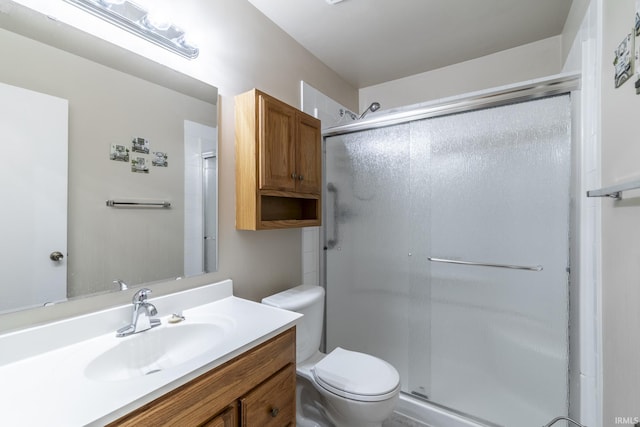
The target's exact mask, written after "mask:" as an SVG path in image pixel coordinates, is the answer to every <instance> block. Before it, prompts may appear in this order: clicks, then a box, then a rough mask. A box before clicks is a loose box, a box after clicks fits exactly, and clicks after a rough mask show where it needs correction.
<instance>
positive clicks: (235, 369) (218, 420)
mask: <svg viewBox="0 0 640 427" xmlns="http://www.w3.org/2000/svg"><path fill="white" fill-rule="evenodd" d="M295 346H296V343H295V327H293V328H291V329H289V330H287V331H285V332H283V333H282V334H280V335H278V336H276V337H274V338H272V339H271V340H269V341H267V342H266V343H264V344H261V345H259V346H258V347H256V348H253V349H251V350H249V351H248V352H246V353H244V354H242V355H240V356H238V357H236V358H234V359H232V360H230V361H229V362H227V363H225V364H223V365H222V366H219V367H217V368H215V369H213V370H211V371H209V372H207V373H205V374H203V375H201V376H200V377H198V378H196V379H194V380H192V381H190V382H188V383H187V384H184V385H183V386H181V387H179V388H177V389H175V390H173V391H171V392H169V393H167V394H165V395H164V396H161V397H159V398H158V399H156V400H154V401H153V402H150V403H148V404H147V405H145V406H143V407H141V408H139V409H137V410H136V411H134V412H132V413H130V414H128V415H125V416H124V417H122V418H120V419H118V420H116V421H114V422H113V423H111V424H109V427H112V426H122V427H125V426H131V427H133V426H137V427H139V426H154V427H156V426H176V427H178V426H179V427H258V426H260V427H295V419H296V395H295V391H296V366H295V361H296V348H295Z"/></svg>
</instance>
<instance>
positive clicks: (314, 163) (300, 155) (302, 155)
mask: <svg viewBox="0 0 640 427" xmlns="http://www.w3.org/2000/svg"><path fill="white" fill-rule="evenodd" d="M299 118H300V119H299V121H298V130H297V133H298V135H297V139H298V146H297V148H298V152H297V158H296V163H297V174H298V177H299V179H298V183H297V188H296V191H298V192H299V193H309V194H320V189H321V185H322V183H321V182H320V181H321V180H322V153H321V150H322V148H321V142H320V140H321V135H320V121H319V120H317V119H315V118H313V117H308V116H305V115H299Z"/></svg>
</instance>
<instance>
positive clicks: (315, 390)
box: [262, 285, 400, 427]
mask: <svg viewBox="0 0 640 427" xmlns="http://www.w3.org/2000/svg"><path fill="white" fill-rule="evenodd" d="M262 303H263V304H267V305H270V306H273V307H278V308H282V309H285V310H290V311H295V312H297V313H302V314H303V315H304V317H302V318H301V319H300V321H299V322H298V324H297V334H296V359H297V363H296V373H297V380H296V398H297V405H296V424H297V425H298V426H299V427H330V426H336V427H380V426H381V425H382V422H383V421H384V420H385V419H387V418H388V417H389V416H390V415H391V413H392V412H393V409H394V407H395V405H396V402H397V401H398V396H399V394H400V376H399V375H398V371H397V370H396V369H395V368H394V367H393V366H391V365H390V364H389V363H387V362H385V361H384V360H381V359H378V358H377V357H373V356H371V355H368V354H364V353H357V352H354V351H348V350H344V349H342V348H340V347H338V348H336V349H335V350H333V351H332V352H331V353H329V354H323V353H321V352H320V350H319V348H320V338H321V336H322V325H323V316H324V289H323V288H322V287H320V286H309V285H302V286H297V287H295V288H292V289H289V290H286V291H284V292H280V293H278V294H275V295H271V296H270V297H267V298H264V299H263V300H262Z"/></svg>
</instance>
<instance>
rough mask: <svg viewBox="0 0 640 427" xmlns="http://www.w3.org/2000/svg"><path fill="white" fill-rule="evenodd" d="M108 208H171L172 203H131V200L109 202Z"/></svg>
mask: <svg viewBox="0 0 640 427" xmlns="http://www.w3.org/2000/svg"><path fill="white" fill-rule="evenodd" d="M107 206H109V207H111V208H127V207H131V208H170V207H171V202H165V201H158V202H143V201H139V202H136V201H130V200H107Z"/></svg>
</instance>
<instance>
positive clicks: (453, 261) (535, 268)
mask: <svg viewBox="0 0 640 427" xmlns="http://www.w3.org/2000/svg"><path fill="white" fill-rule="evenodd" d="M427 259H428V260H429V261H431V262H443V263H445V264H459V265H471V266H475V267H494V268H509V269H513V270H527V271H542V266H541V265H533V266H529V265H510V264H491V263H488V262H474V261H460V260H457V259H444V258H433V257H427Z"/></svg>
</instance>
